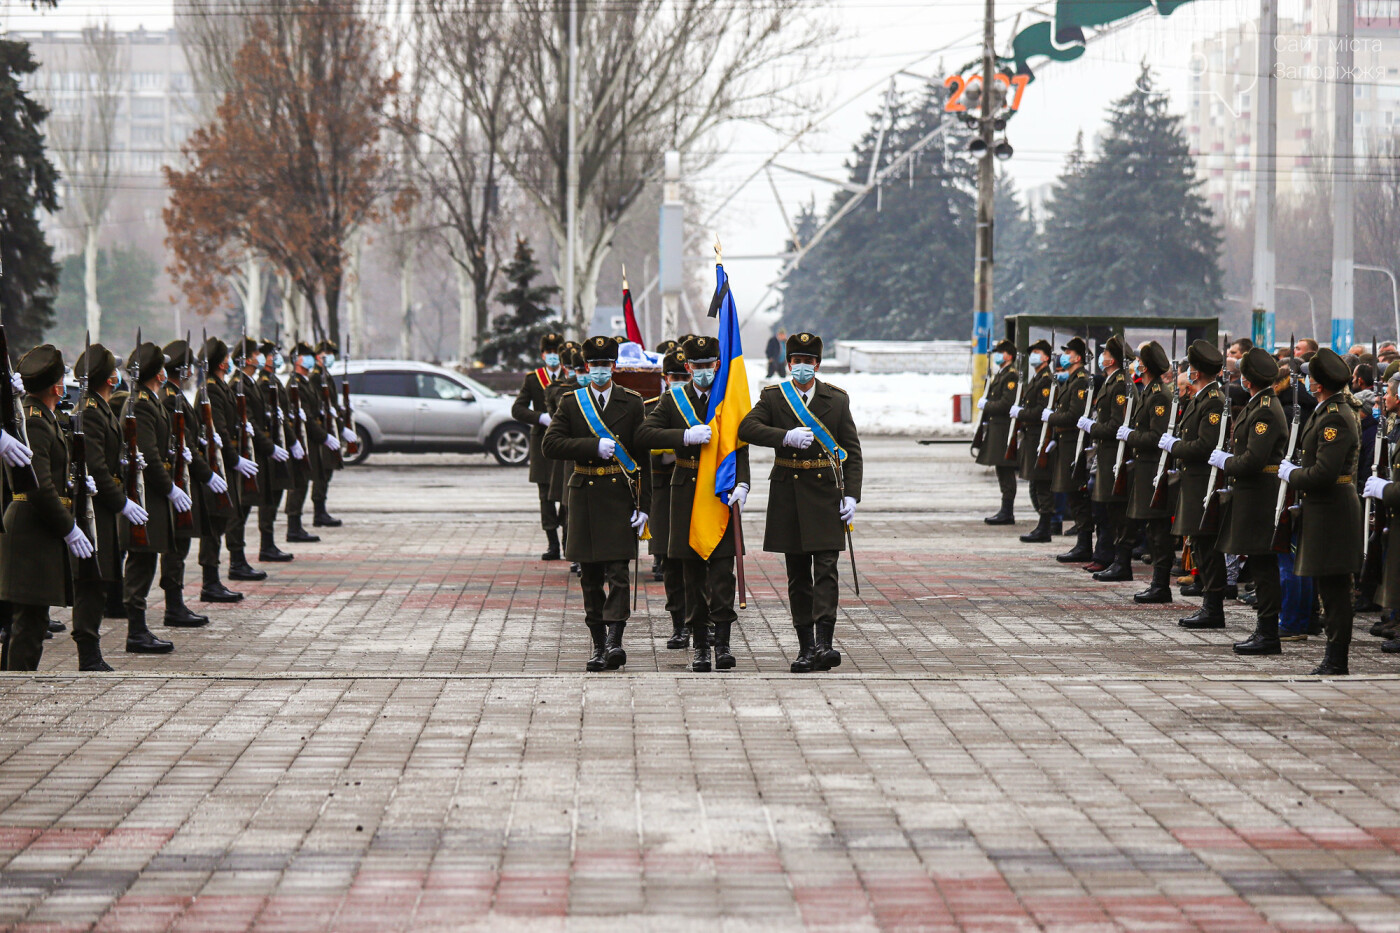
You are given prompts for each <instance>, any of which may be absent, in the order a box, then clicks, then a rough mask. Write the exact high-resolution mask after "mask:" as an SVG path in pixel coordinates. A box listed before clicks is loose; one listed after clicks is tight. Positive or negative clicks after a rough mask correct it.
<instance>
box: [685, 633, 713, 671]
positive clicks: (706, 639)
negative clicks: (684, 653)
mask: <svg viewBox="0 0 1400 933" xmlns="http://www.w3.org/2000/svg"><path fill="white" fill-rule="evenodd" d="M690 640H691V643H692V644H693V645H694V646H695V653H694V654H693V655H692V656H691V659H690V669H691V670H692V671H693V672H695V673H696V674H708V673H709V672H710V628H709V626H708V625H697V626H696V627H695V628H692V629H691V630H690Z"/></svg>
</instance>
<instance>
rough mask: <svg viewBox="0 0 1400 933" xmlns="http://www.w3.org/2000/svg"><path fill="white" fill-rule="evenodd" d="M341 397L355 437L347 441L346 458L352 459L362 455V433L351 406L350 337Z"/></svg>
mask: <svg viewBox="0 0 1400 933" xmlns="http://www.w3.org/2000/svg"><path fill="white" fill-rule="evenodd" d="M340 397H341V401H342V402H343V405H342V406H341V407H343V408H344V409H345V426H346V427H347V428H349V429H350V433H352V434H354V435H355V439H354V440H353V441H346V443H345V456H347V457H349V458H351V459H352V460H353V459H354V458H355V457H358V456H359V455H360V432H359V431H356V430H355V417H354V414H355V410H354V409H353V408H352V407H351V406H350V336H349V335H348V334H347V335H346V337H345V373H344V375H343V376H342V377H341V380H340Z"/></svg>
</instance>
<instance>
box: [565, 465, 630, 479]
mask: <svg viewBox="0 0 1400 933" xmlns="http://www.w3.org/2000/svg"><path fill="white" fill-rule="evenodd" d="M574 472H575V473H582V474H583V475H584V476H610V475H612V474H614V473H621V472H622V467H620V466H618V465H617V464H616V463H610V464H608V465H607V466H600V467H584V466H579V465H578V464H577V463H575V464H574Z"/></svg>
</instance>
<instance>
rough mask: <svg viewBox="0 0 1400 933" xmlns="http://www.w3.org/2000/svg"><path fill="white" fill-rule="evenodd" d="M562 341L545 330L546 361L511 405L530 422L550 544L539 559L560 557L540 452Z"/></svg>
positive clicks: (555, 512) (533, 474)
mask: <svg viewBox="0 0 1400 933" xmlns="http://www.w3.org/2000/svg"><path fill="white" fill-rule="evenodd" d="M563 345H564V337H563V336H562V335H561V334H545V335H544V336H543V337H541V338H540V359H541V361H543V363H544V365H543V366H541V367H540V368H539V369H536V370H535V371H534V372H531V373H528V374H527V375H526V376H525V381H524V383H522V384H521V386H520V392H519V393H518V394H517V395H516V396H515V404H513V405H512V406H511V407H510V415H511V417H512V418H514V419H515V420H516V421H519V422H520V423H521V424H528V425H529V426H530V482H532V483H534V484H535V487H536V488H537V489H538V490H539V495H540V527H541V528H543V529H544V536H545V541H546V544H547V546H546V548H545V552H544V553H543V554H541V555H540V560H558V559H559V557H560V554H559V507H558V504H557V503H556V502H555V500H553V499H551V498H549V485H550V482H549V481H550V470H551V467H550V465H549V461H548V460H546V459H545V457H543V456H541V454H540V443H541V442H542V441H543V440H544V432H545V431H547V430H548V429H549V425H550V422H551V421H553V420H554V416H553V415H551V414H550V413H549V399H548V392H549V387H550V385H551V384H552V383H553V382H554V381H555V380H557V379H558V378H559V377H560V374H561V369H560V365H561V362H562V357H561V355H560V353H561V349H562V347H563ZM614 358H615V357H614Z"/></svg>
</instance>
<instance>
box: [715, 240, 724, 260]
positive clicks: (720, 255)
mask: <svg viewBox="0 0 1400 933" xmlns="http://www.w3.org/2000/svg"><path fill="white" fill-rule="evenodd" d="M715 265H717V266H722V265H724V247H722V246H720V244H719V234H718V233H716V234H715Z"/></svg>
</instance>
